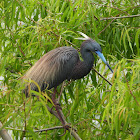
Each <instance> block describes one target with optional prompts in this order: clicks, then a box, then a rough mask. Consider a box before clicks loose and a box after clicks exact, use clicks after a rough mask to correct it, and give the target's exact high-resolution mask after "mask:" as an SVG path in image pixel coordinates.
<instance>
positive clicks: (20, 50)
mask: <svg viewBox="0 0 140 140" xmlns="http://www.w3.org/2000/svg"><path fill="white" fill-rule="evenodd" d="M139 13H140V5H139V1H137V0H116V1H113V0H111V1H109V0H104V1H101V0H94V1H93V0H76V1H71V0H61V1H60V0H57V1H55V0H43V1H41V0H34V1H33V0H11V1H8V0H5V1H1V2H0V17H1V18H0V23H1V24H0V45H1V47H0V75H1V82H0V87H1V89H0V121H1V122H2V123H3V126H4V128H5V129H7V130H8V132H9V133H10V135H11V136H12V138H13V139H62V140H63V139H74V138H73V137H72V136H71V134H70V133H69V132H66V134H65V135H64V136H59V135H61V134H63V132H64V130H63V129H55V130H50V131H47V132H42V133H37V132H34V130H40V129H45V128H50V127H54V126H60V125H61V122H60V121H59V120H57V118H56V117H55V116H53V115H51V114H50V113H49V112H48V110H47V108H46V107H45V104H46V103H47V104H49V105H50V103H48V102H47V101H46V99H45V98H42V100H41V101H40V100H37V99H36V98H34V97H30V98H28V99H26V98H25V96H24V94H23V93H21V92H20V91H21V89H22V88H23V87H21V86H19V84H20V80H19V79H20V77H22V76H23V75H24V73H25V72H26V71H27V70H28V69H29V68H30V67H31V66H32V65H33V64H34V63H35V62H36V61H37V60H38V59H39V58H40V57H41V56H43V54H45V53H46V52H48V51H50V50H52V49H55V48H57V47H61V46H73V47H74V48H76V49H77V50H79V48H80V44H81V43H82V41H79V40H76V39H74V38H77V37H80V35H79V34H78V33H77V31H81V32H83V33H85V34H87V35H88V36H89V37H91V38H93V39H95V40H96V41H97V42H98V43H99V44H100V45H101V46H102V49H103V54H104V56H105V57H106V58H107V60H108V62H109V64H110V65H111V67H112V69H113V70H114V73H113V74H111V72H110V71H109V70H108V69H107V68H106V67H105V65H104V64H103V63H102V62H101V60H99V59H98V58H97V57H96V59H95V65H94V66H95V68H96V70H97V71H99V72H100V74H102V75H103V76H104V77H105V78H107V79H108V80H109V81H110V82H111V83H112V86H110V85H109V84H108V83H107V82H106V81H105V80H104V79H103V78H101V77H100V76H99V75H98V74H97V73H95V71H94V70H92V71H91V72H90V74H88V75H87V76H86V77H84V78H83V79H81V80H76V81H72V82H71V83H70V84H68V82H67V81H66V82H65V87H64V89H63V94H62V97H61V100H60V102H61V107H62V111H63V113H64V115H65V117H66V120H67V122H69V123H70V124H71V126H73V127H75V128H76V129H77V133H78V135H79V136H80V137H81V138H82V139H87V140H92V139H139V138H140V110H139V108H140V107H139V106H140V85H139V83H140V76H139V75H140V56H139V51H140V49H139V42H140V41H139V34H140V24H139V23H140V17H139ZM134 15H137V17H135V16H134ZM124 16H127V18H124ZM131 16H132V17H131ZM108 17H120V18H118V19H116V18H111V19H108ZM60 88H61V86H60V87H59V88H58V91H60ZM22 130H28V132H26V133H25V132H23V131H22Z"/></svg>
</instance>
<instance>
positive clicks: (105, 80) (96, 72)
mask: <svg viewBox="0 0 140 140" xmlns="http://www.w3.org/2000/svg"><path fill="white" fill-rule="evenodd" d="M92 69H93V70H94V71H95V72H96V73H97V74H98V75H99V76H101V77H102V78H103V79H104V80H105V81H106V82H108V83H109V84H110V85H111V86H112V83H110V82H109V81H108V80H107V79H106V78H105V77H104V76H102V75H101V74H100V73H99V72H98V71H97V70H96V69H95V68H94V67H93V68H92Z"/></svg>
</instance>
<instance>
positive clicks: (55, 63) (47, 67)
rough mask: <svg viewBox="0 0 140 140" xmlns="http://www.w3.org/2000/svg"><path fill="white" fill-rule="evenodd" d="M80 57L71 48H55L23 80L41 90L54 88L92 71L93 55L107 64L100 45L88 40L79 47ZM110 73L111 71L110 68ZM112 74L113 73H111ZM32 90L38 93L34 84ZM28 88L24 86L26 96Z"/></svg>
mask: <svg viewBox="0 0 140 140" xmlns="http://www.w3.org/2000/svg"><path fill="white" fill-rule="evenodd" d="M80 52H81V56H82V58H83V61H81V60H80V58H79V54H78V52H77V50H76V49H74V48H73V47H60V48H56V49H54V50H52V51H50V52H48V53H46V54H45V55H44V56H43V57H41V58H40V59H39V60H38V61H37V62H36V63H35V65H34V66H33V67H32V68H31V69H30V70H29V71H28V72H27V73H26V74H25V76H24V79H31V80H33V81H35V82H36V83H37V84H38V85H39V86H40V88H41V90H42V91H43V90H45V89H46V88H47V89H51V88H53V87H54V88H56V87H57V86H58V85H60V84H61V83H62V82H63V81H64V80H70V79H74V80H76V79H80V78H83V77H84V76H85V75H87V74H88V73H89V72H90V70H91V69H92V66H93V62H94V56H93V53H95V54H98V55H99V56H100V57H101V58H102V60H103V61H104V62H105V63H106V64H107V66H108V67H109V68H110V66H109V65H108V63H107V62H106V60H105V58H104V56H103V55H102V49H101V47H100V45H99V44H98V43H97V42H95V41H93V40H92V39H90V38H88V39H86V41H84V42H83V43H82V45H81V50H80ZM110 70H111V71H112V69H111V68H110ZM112 72H113V71H112ZM30 87H31V89H32V90H35V91H38V88H37V86H36V85H35V84H34V83H31V85H30ZM27 89H28V86H26V89H25V90H26V94H28V90H27Z"/></svg>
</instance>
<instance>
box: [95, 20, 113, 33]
mask: <svg viewBox="0 0 140 140" xmlns="http://www.w3.org/2000/svg"><path fill="white" fill-rule="evenodd" d="M114 20H115V19H113V20H112V21H111V22H110V23H109V24H108V25H107V26H106V27H105V28H104V29H103V30H102V31H100V32H99V33H98V34H97V35H100V34H101V33H102V32H103V31H105V29H106V28H107V27H108V26H109V25H110V24H111V23H112V22H113V21H114Z"/></svg>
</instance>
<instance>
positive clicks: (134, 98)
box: [123, 71, 140, 106]
mask: <svg viewBox="0 0 140 140" xmlns="http://www.w3.org/2000/svg"><path fill="white" fill-rule="evenodd" d="M123 74H124V77H125V80H126V83H127V86H128V89H129V92H130V94H131V95H132V97H133V98H134V100H135V101H136V103H137V104H138V106H140V105H139V103H138V101H137V100H136V97H135V96H134V95H133V93H132V91H131V89H130V87H129V84H128V81H127V79H126V76H125V73H124V71H123Z"/></svg>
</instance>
